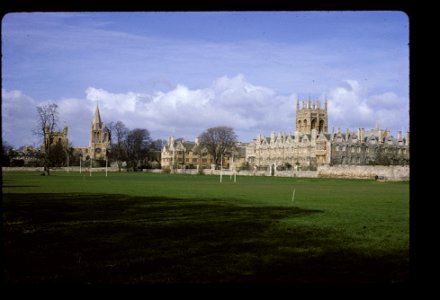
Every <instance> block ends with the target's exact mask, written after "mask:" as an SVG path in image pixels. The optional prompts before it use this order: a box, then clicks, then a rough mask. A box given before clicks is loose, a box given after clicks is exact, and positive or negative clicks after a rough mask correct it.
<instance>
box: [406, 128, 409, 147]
mask: <svg viewBox="0 0 440 300" xmlns="http://www.w3.org/2000/svg"><path fill="white" fill-rule="evenodd" d="M405 145H409V131H407V132H406V139H405Z"/></svg>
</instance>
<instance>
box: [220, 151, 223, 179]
mask: <svg viewBox="0 0 440 300" xmlns="http://www.w3.org/2000/svg"><path fill="white" fill-rule="evenodd" d="M222 176H223V153H222V154H221V155H220V183H221V182H222V179H223V178H222Z"/></svg>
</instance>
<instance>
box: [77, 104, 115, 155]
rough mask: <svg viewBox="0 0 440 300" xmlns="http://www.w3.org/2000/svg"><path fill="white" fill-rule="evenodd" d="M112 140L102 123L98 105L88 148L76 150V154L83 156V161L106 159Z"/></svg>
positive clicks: (91, 127)
mask: <svg viewBox="0 0 440 300" xmlns="http://www.w3.org/2000/svg"><path fill="white" fill-rule="evenodd" d="M110 146H111V139H110V130H109V129H108V128H107V127H105V126H104V123H103V122H102V121H101V115H100V113H99V107H98V105H96V110H95V114H94V116H93V119H92V123H91V126H90V140H89V146H88V147H76V148H74V153H75V154H81V155H82V160H83V161H84V160H89V159H90V158H92V159H94V160H103V159H105V158H106V155H107V151H108V150H110Z"/></svg>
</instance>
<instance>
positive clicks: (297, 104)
mask: <svg viewBox="0 0 440 300" xmlns="http://www.w3.org/2000/svg"><path fill="white" fill-rule="evenodd" d="M296 110H299V98H298V97H296Z"/></svg>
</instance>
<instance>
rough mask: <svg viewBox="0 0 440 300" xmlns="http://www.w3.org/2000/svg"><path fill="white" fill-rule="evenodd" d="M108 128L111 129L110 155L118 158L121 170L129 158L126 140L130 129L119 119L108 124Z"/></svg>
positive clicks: (117, 161)
mask: <svg viewBox="0 0 440 300" xmlns="http://www.w3.org/2000/svg"><path fill="white" fill-rule="evenodd" d="M108 128H109V129H110V133H111V134H110V136H111V143H112V150H111V152H110V156H111V157H112V158H113V159H115V160H116V163H117V164H118V168H119V172H121V168H122V162H123V161H124V160H126V158H127V153H126V151H125V150H126V149H125V140H126V139H127V135H128V132H129V130H128V129H127V127H125V125H124V123H122V122H121V121H117V122H116V123H115V122H110V123H109V124H108Z"/></svg>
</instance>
